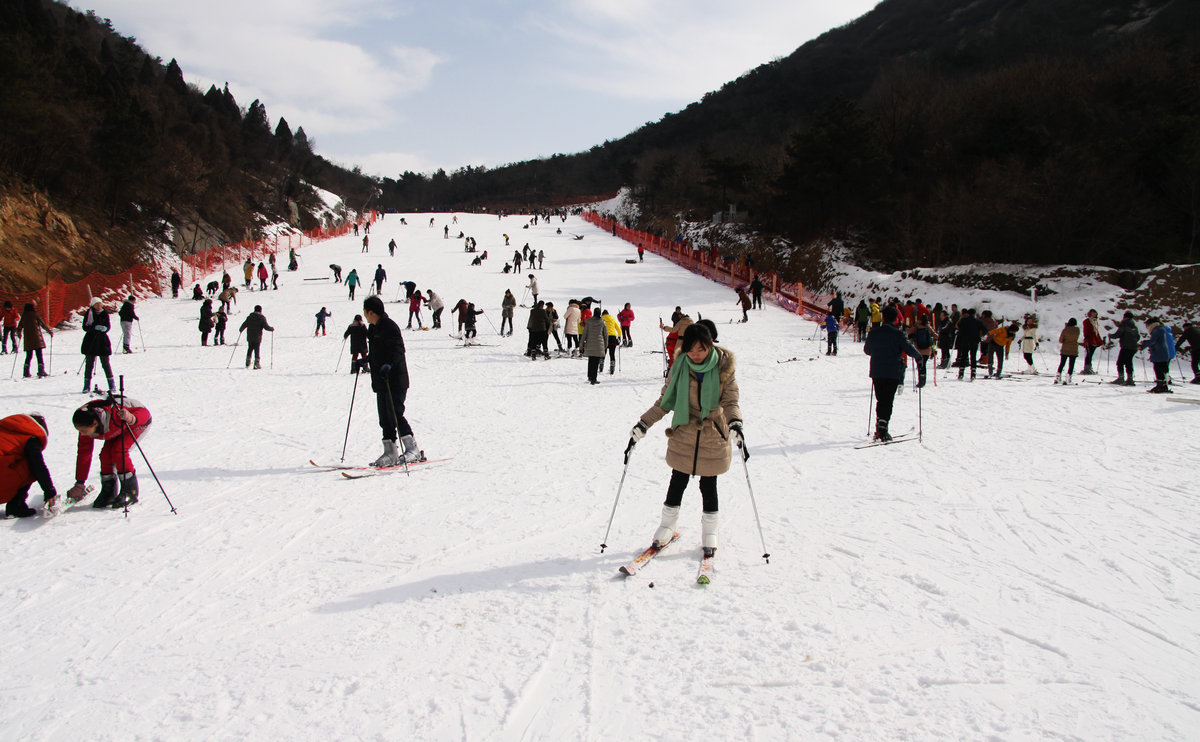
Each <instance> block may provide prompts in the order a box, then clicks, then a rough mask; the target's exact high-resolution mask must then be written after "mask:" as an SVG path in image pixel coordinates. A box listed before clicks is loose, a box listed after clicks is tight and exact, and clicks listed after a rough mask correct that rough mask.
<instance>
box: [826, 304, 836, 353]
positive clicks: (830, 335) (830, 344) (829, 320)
mask: <svg viewBox="0 0 1200 742" xmlns="http://www.w3.org/2000/svg"><path fill="white" fill-rule="evenodd" d="M825 335H826V338H827V339H826V342H825V355H827V356H836V355H837V338H838V318H837V317H835V316H834V315H833V314H832V313H830V314H827V315H825Z"/></svg>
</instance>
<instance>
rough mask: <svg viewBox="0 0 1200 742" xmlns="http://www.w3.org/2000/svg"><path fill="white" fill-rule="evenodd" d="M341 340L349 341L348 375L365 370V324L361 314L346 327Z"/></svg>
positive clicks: (355, 316)
mask: <svg viewBox="0 0 1200 742" xmlns="http://www.w3.org/2000/svg"><path fill="white" fill-rule="evenodd" d="M342 337H343V338H349V339H350V373H352V374H356V373H358V372H359V371H365V370H366V369H367V324H366V323H365V322H363V318H362V315H361V314H356V315H354V321H353V322H351V323H350V324H349V325H347V326H346V331H345V332H344V333H342Z"/></svg>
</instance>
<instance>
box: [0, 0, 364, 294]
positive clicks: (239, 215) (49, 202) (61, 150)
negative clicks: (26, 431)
mask: <svg viewBox="0 0 1200 742" xmlns="http://www.w3.org/2000/svg"><path fill="white" fill-rule="evenodd" d="M0 91H2V92H0V121H3V122H4V125H3V126H0V213H2V214H3V215H4V217H5V218H4V219H3V220H2V222H3V224H2V229H3V234H0V243H3V248H2V249H0V263H2V265H0V288H8V289H22V288H30V287H32V286H33V285H35V284H37V283H38V282H39V281H41V280H43V270H48V269H45V268H44V266H42V265H36V266H33V268H34V269H33V270H30V262H31V261H30V260H29V257H30V256H31V255H35V254H40V253H41V252H43V251H45V252H47V253H50V254H54V253H58V254H59V255H60V259H59V260H58V261H57V265H56V266H55V270H56V271H61V272H62V273H63V274H64V275H68V276H69V275H71V274H73V273H86V272H87V271H88V270H90V269H92V268H96V269H100V270H106V269H107V270H113V269H119V268H124V267H126V266H128V265H129V264H131V263H133V262H135V261H136V260H137V259H138V253H139V252H140V251H142V250H144V249H146V248H147V247H153V246H154V245H157V244H164V243H166V242H167V241H169V240H171V239H172V238H174V237H176V236H177V235H178V234H187V235H188V238H187V239H186V240H177V241H178V242H186V243H187V244H188V245H199V246H201V247H203V246H206V245H209V244H213V243H219V242H225V241H231V240H241V239H245V238H247V237H253V236H255V235H256V232H257V230H258V228H259V227H260V226H261V225H263V224H265V223H267V222H281V221H294V222H295V226H297V227H300V228H311V227H314V226H318V225H317V224H316V223H315V222H314V220H313V217H312V212H313V211H314V210H315V208H316V207H317V201H316V198H315V196H314V194H313V192H312V189H311V188H310V187H308V184H315V185H319V186H320V187H322V188H324V189H327V190H330V191H333V192H334V193H337V194H339V195H341V196H343V197H344V198H345V199H346V203H347V204H350V205H355V206H361V205H362V204H363V203H365V202H366V200H367V199H368V198H369V197H370V195H371V194H372V193H374V190H375V184H374V183H373V181H371V180H370V179H369V178H366V177H363V176H361V175H359V174H357V173H352V172H348V171H346V170H344V169H341V168H338V167H336V166H333V165H331V164H330V163H328V162H326V161H325V160H323V159H322V158H321V157H319V156H317V155H315V154H313V151H312V148H311V147H310V145H309V142H308V140H307V137H306V135H305V133H304V130H303V128H297V129H296V130H295V131H293V130H292V129H291V127H290V126H289V124H288V122H287V121H284V120H283V119H279V120H278V122H275V123H274V124H272V121H271V120H270V118H269V117H268V115H267V111H266V108H265V107H264V105H263V104H262V103H261V102H260V101H257V100H256V101H253V102H252V103H250V104H249V106H247V107H246V108H244V109H243V108H242V106H241V105H239V103H238V102H237V101H236V100H234V98H233V96H232V95H231V94H230V92H229V89H228V87H225V88H224V89H218V88H216V87H210V88H209V89H208V90H207V91H206V92H205V91H201V90H199V89H197V88H196V87H194V86H190V85H188V84H187V83H186V82H185V80H184V78H183V74H182V73H181V71H180V68H179V65H177V64H176V63H175V61H174V60H171V61H170V62H168V63H166V64H164V63H163V61H162V60H161V59H158V58H156V57H152V56H150V55H148V54H147V53H146V52H144V51H143V50H142V49H141V48H140V47H139V46H138V44H137V42H136V40H135V39H133V38H129V37H125V36H122V35H120V34H119V33H118V32H117V31H116V30H114V29H113V28H112V26H111V24H110V23H109V22H108V21H107V20H104V19H100V18H97V17H96V16H95V15H94V14H92V13H91V12H88V13H86V14H85V13H80V12H77V11H75V10H73V9H71V8H69V7H67V6H65V5H62V4H60V3H56V2H50V1H49V0H6V2H4V3H0ZM289 202H291V203H292V204H295V206H296V211H295V212H294V213H293V211H292V209H291V206H290V204H289ZM32 262H40V261H32ZM46 262H49V261H46Z"/></svg>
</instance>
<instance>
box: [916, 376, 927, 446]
mask: <svg viewBox="0 0 1200 742" xmlns="http://www.w3.org/2000/svg"><path fill="white" fill-rule="evenodd" d="M923 412H924V408H923V407H922V406H921V387H917V443H920V442H921V434H922V433H923V432H924V430H923V427H924V426H923V423H924V418H925V416H924V414H923Z"/></svg>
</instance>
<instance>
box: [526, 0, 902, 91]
mask: <svg viewBox="0 0 1200 742" xmlns="http://www.w3.org/2000/svg"><path fill="white" fill-rule="evenodd" d="M877 1H878V0H842V2H838V3H829V2H825V1H824V0H743V1H742V2H738V3H729V2H717V1H716V0H644V1H641V2H638V1H636V0H574V1H573V2H562V3H560V4H559V5H558V6H556V7H558V8H559V10H560V12H558V13H547V12H545V11H546V10H548V9H543V11H542V12H539V13H536V14H531V15H530V16H529V18H528V22H529V23H531V24H535V25H536V26H537V27H538V28H540V29H541V30H542V31H544V32H546V33H548V34H550V35H552V36H553V37H555V38H557V39H559V40H560V41H561V42H562V43H563V44H564V45H565V46H566V48H567V49H568V50H574V51H575V54H574V55H573V56H574V62H573V63H571V64H565V65H562V66H561V67H560V68H559V69H558V74H559V75H560V76H561V77H562V78H563V79H564V80H565V81H566V82H567V84H570V85H572V86H578V87H581V88H583V89H586V90H592V91H594V92H598V93H603V94H605V95H612V96H616V97H623V98H648V99H665V100H695V99H697V98H699V97H701V96H702V95H703V94H704V93H706V92H708V91H710V90H714V89H716V88H718V87H720V86H721V85H723V84H724V83H726V82H728V81H730V80H733V79H735V78H737V77H739V76H740V75H742V74H744V73H745V72H747V71H748V70H750V69H753V68H754V67H756V66H758V65H759V64H762V63H763V62H767V61H769V60H771V59H774V58H776V57H779V56H786V55H787V54H790V53H791V52H792V51H794V50H795V49H796V48H797V47H799V46H801V45H802V44H803V43H805V42H806V41H808V40H810V39H812V38H815V37H816V36H818V35H820V34H821V33H822V32H824V31H825V30H827V29H829V28H831V27H833V26H836V25H841V24H844V23H847V22H849V21H850V20H853V19H854V18H856V17H858V16H860V15H862V14H863V13H865V12H866V11H868V10H870V9H871V8H872V7H874V5H875V4H876V2H877Z"/></svg>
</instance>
